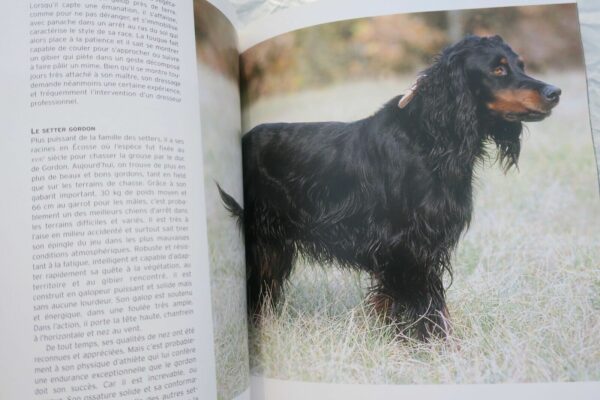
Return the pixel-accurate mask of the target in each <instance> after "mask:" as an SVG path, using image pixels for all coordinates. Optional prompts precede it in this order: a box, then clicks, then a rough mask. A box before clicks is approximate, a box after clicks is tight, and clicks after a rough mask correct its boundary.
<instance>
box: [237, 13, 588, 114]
mask: <svg viewBox="0 0 600 400" xmlns="http://www.w3.org/2000/svg"><path fill="white" fill-rule="evenodd" d="M468 33H472V34H476V35H492V34H499V35H501V36H502V37H503V38H504V39H505V40H506V41H507V42H508V43H509V44H510V45H511V47H512V48H513V49H514V50H515V51H516V52H517V53H519V54H521V55H522V56H523V57H524V58H525V61H526V64H527V68H528V70H530V71H533V72H544V71H546V70H548V69H553V70H557V69H562V70H564V69H572V68H577V69H581V68H583V58H582V51H581V42H580V36H579V25H578V23H577V8H576V5H575V4H565V5H551V6H531V7H507V8H490V9H475V10H458V11H440V12H428V13H415V14H396V15H391V16H382V17H372V18H361V19H354V20H349V21H341V22H336V23H331V24H323V25H320V26H317V27H310V28H306V29H301V30H298V31H294V32H291V33H287V34H283V35H281V36H278V37H276V38H274V39H271V40H268V41H266V42H263V43H261V44H258V45H256V46H254V47H253V48H251V49H249V50H248V51H246V52H245V53H244V54H243V55H242V58H241V61H242V63H241V77H242V98H243V102H244V104H249V103H252V102H253V101H255V100H256V99H258V98H260V97H263V96H270V95H274V94H282V93H287V92H295V91H299V90H303V89H307V88H318V87H323V86H327V85H331V84H335V83H339V82H348V81H355V80H357V79H383V78H389V77H393V76H396V75H406V74H414V73H416V72H417V71H418V70H420V69H423V68H424V67H425V66H426V65H428V64H429V63H430V62H431V59H432V57H433V56H434V55H435V54H436V53H438V52H439V51H440V50H441V49H443V48H444V47H445V46H447V45H449V44H451V43H453V42H456V41H458V40H460V39H461V38H462V37H463V36H464V35H465V34H468Z"/></svg>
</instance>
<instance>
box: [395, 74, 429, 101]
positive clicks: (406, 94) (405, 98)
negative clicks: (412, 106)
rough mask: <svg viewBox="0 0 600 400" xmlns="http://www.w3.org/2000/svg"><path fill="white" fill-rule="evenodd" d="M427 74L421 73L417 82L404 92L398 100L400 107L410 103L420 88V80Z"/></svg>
mask: <svg viewBox="0 0 600 400" xmlns="http://www.w3.org/2000/svg"><path fill="white" fill-rule="evenodd" d="M425 76H426V75H425V74H421V75H419V76H417V80H416V81H415V83H413V84H412V85H411V86H410V89H408V90H407V91H406V92H404V94H403V95H402V97H401V98H400V101H399V102H398V107H400V108H404V107H406V106H407V105H408V103H410V101H411V100H412V99H413V98H414V97H415V95H416V94H417V91H418V89H419V82H420V81H421V80H422V79H423V78H424V77H425Z"/></svg>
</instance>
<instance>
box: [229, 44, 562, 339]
mask: <svg viewBox="0 0 600 400" xmlns="http://www.w3.org/2000/svg"><path fill="white" fill-rule="evenodd" d="M523 68H524V66H523V62H522V60H521V59H520V58H519V57H518V56H517V54H515V52H514V51H512V50H511V48H510V47H509V46H508V45H507V44H505V43H504V42H503V40H502V39H501V38H500V37H499V36H494V37H476V36H469V37H466V38H465V39H463V40H462V41H460V42H459V43H457V44H455V45H453V46H451V47H449V48H447V49H445V50H444V51H443V52H442V53H441V55H439V56H438V58H437V59H436V61H435V63H434V64H433V65H432V66H431V67H430V68H428V69H427V70H425V71H424V72H423V73H422V74H421V75H420V77H419V78H418V80H417V83H416V84H415V85H414V86H413V87H412V88H411V90H410V91H409V92H408V93H407V94H406V95H405V96H398V97H396V98H394V99H392V100H391V101H390V102H389V103H387V104H386V105H385V106H384V107H383V108H382V109H381V110H379V111H378V112H377V113H375V114H374V115H372V116H371V117H368V118H365V119H363V120H360V121H356V122H351V123H343V122H320V123H291V124H285V123H276V124H264V125H260V126H257V127H255V128H254V129H252V130H251V131H250V132H248V133H247V134H246V135H245V136H244V138H243V156H244V162H243V163H244V200H245V209H242V208H241V207H240V206H239V205H238V204H237V203H236V202H235V200H233V199H232V198H231V197H230V196H229V195H227V194H226V193H224V192H221V196H222V198H223V200H224V202H225V205H226V206H227V208H228V209H229V210H230V211H231V212H232V213H233V214H235V215H237V216H238V217H239V218H240V219H242V218H243V222H244V227H245V237H246V249H247V250H246V251H247V272H248V303H249V304H248V306H249V310H250V313H252V314H256V313H259V312H260V309H261V307H262V305H263V303H264V301H265V299H267V298H268V299H271V301H276V300H277V299H278V298H279V296H280V295H281V292H282V289H283V284H284V281H285V280H286V278H288V277H289V275H290V272H291V271H292V267H293V262H294V259H295V257H296V255H297V254H298V253H301V254H302V255H304V256H305V257H307V258H308V259H309V260H312V261H314V262H317V263H325V264H329V263H331V262H335V263H337V264H338V265H340V266H343V267H349V268H358V269H361V270H364V271H367V272H369V273H370V274H371V276H372V277H373V279H374V281H375V284H374V287H373V291H374V293H373V300H374V304H375V306H376V307H377V308H378V309H379V310H380V311H382V312H384V313H385V315H386V316H388V317H390V318H392V320H393V321H395V322H396V323H398V325H399V326H401V327H403V328H405V329H407V328H408V330H407V331H408V332H413V334H414V335H415V336H416V337H418V338H420V339H427V338H428V337H430V336H431V335H435V336H445V335H447V333H448V329H449V325H448V310H447V308H446V302H445V288H444V285H443V282H442V278H443V275H444V272H449V273H450V272H451V265H450V258H451V253H452V251H453V249H454V248H455V247H456V245H457V242H458V240H459V238H460V236H461V234H462V232H463V231H465V229H466V228H467V227H468V225H469V221H470V219H471V213H472V204H473V203H472V182H473V179H474V174H473V169H474V168H475V166H476V165H477V164H478V163H479V162H481V161H482V160H483V159H484V158H485V155H486V151H485V144H486V142H490V141H491V142H493V143H495V145H496V147H497V149H498V159H499V162H500V164H501V165H502V166H503V167H504V168H505V169H508V168H510V167H511V166H513V165H515V164H516V163H517V160H518V158H519V152H520V136H521V129H522V125H521V122H522V121H539V120H542V119H544V118H545V117H547V116H548V115H550V110H551V109H552V108H553V107H554V106H555V105H556V104H557V103H558V101H559V96H560V93H561V91H560V89H558V88H556V87H554V86H551V85H548V84H546V83H543V82H540V81H538V80H535V79H533V78H531V77H529V76H527V75H526V74H525V72H524V70H523Z"/></svg>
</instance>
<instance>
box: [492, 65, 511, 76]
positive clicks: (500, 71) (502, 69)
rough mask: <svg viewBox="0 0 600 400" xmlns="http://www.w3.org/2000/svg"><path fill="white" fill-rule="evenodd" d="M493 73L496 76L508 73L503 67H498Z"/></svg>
mask: <svg viewBox="0 0 600 400" xmlns="http://www.w3.org/2000/svg"><path fill="white" fill-rule="evenodd" d="M493 73H494V75H496V76H505V75H506V74H507V73H508V70H507V69H506V67H505V66H504V65H498V66H497V67H496V68H494V71H493Z"/></svg>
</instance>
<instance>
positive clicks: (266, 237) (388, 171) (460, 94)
mask: <svg viewBox="0 0 600 400" xmlns="http://www.w3.org/2000/svg"><path fill="white" fill-rule="evenodd" d="M240 76H241V80H242V81H241V98H242V129H241V131H240V132H241V133H245V135H242V141H243V145H242V147H243V159H244V196H243V201H244V204H243V206H244V213H245V220H244V223H245V226H244V230H245V234H246V248H247V249H246V254H247V259H246V263H247V267H246V268H247V271H246V274H247V277H248V308H249V312H250V317H251V318H250V324H249V348H250V368H251V373H252V374H253V375H260V376H265V377H269V378H277V379H286V380H297V381H313V382H329V383H363V384H366V383H371V384H416V383H503V382H550V381H588V380H595V379H598V378H599V376H598V375H599V374H598V372H599V371H598V369H597V368H596V366H597V364H598V354H599V349H600V337H599V334H598V329H597V326H598V323H599V319H598V313H597V310H598V301H599V298H598V290H597V289H598V286H597V282H598V280H599V277H600V276H599V274H598V269H597V268H596V266H595V260H597V259H598V257H599V256H600V249H599V248H598V246H597V243H596V239H595V238H596V237H598V234H599V233H600V231H599V228H598V227H599V226H600V221H599V220H598V218H599V216H600V212H599V211H600V202H599V201H598V176H597V171H596V167H595V165H596V163H595V159H594V150H593V144H592V140H591V134H590V126H589V114H588V105H587V96H586V79H585V78H586V77H585V69H584V62H583V55H582V48H581V38H580V33H579V24H578V16H577V8H576V5H575V4H563V5H543V6H520V7H504V8H490V9H473V10H456V11H447V12H446V11H439V12H427V13H415V14H395V15H387V16H380V17H369V18H360V19H353V20H347V21H339V22H332V23H326V24H322V25H317V26H313V27H308V28H304V29H300V30H297V31H293V32H290V33H285V34H282V35H279V36H277V37H274V38H271V39H269V40H266V41H264V42H262V43H260V44H258V45H256V46H254V47H252V48H250V49H248V50H247V51H245V52H244V53H243V54H242V55H241V64H240ZM323 121H339V122H326V123H325V122H323ZM226 192H227V193H228V195H229V196H225V197H224V198H223V200H224V201H225V203H226V204H225V206H226V207H228V208H229V209H230V210H231V209H233V210H239V209H241V207H242V197H241V196H240V195H239V194H238V195H236V194H235V192H233V190H231V191H227V190H226ZM238 203H239V204H238ZM221 207H222V208H225V207H223V205H221ZM232 229H234V230H235V228H232ZM232 234H234V233H232Z"/></svg>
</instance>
